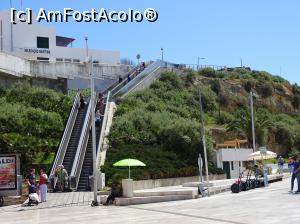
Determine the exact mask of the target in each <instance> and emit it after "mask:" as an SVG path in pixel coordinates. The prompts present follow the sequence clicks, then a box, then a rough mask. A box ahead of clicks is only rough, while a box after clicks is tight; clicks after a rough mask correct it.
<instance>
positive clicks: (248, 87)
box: [242, 79, 256, 93]
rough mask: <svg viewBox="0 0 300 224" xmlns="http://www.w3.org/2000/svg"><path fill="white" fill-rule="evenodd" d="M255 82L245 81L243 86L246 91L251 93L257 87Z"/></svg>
mask: <svg viewBox="0 0 300 224" xmlns="http://www.w3.org/2000/svg"><path fill="white" fill-rule="evenodd" d="M255 84H256V82H255V80H253V79H252V80H246V81H243V83H242V85H243V87H244V89H245V90H246V91H247V92H248V93H250V91H251V90H252V89H253V88H254V87H255Z"/></svg>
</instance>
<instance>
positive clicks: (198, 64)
mask: <svg viewBox="0 0 300 224" xmlns="http://www.w3.org/2000/svg"><path fill="white" fill-rule="evenodd" d="M205 59H206V58H200V57H199V56H198V63H197V71H198V70H199V66H200V60H205Z"/></svg>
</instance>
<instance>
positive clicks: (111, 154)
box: [104, 69, 300, 179]
mask: <svg viewBox="0 0 300 224" xmlns="http://www.w3.org/2000/svg"><path fill="white" fill-rule="evenodd" d="M199 89H201V92H202V95H203V104H204V105H203V107H204V110H205V123H206V127H207V138H208V151H209V157H211V152H212V149H213V144H214V143H220V142H218V139H214V138H213V136H212V135H211V133H210V129H212V128H215V127H219V128H220V127H221V128H222V127H223V128H224V129H227V132H229V133H231V136H234V137H245V138H248V140H249V142H251V139H252V136H251V131H249V130H251V129H250V127H251V126H250V116H249V108H248V104H249V92H250V90H251V89H252V90H254V91H255V92H257V94H258V95H259V98H258V99H256V100H255V107H256V110H255V118H256V128H257V133H256V134H257V136H256V137H257V140H258V144H259V145H265V144H267V145H268V146H271V147H272V149H273V147H275V149H273V150H277V151H279V153H280V154H288V153H291V152H292V149H296V148H298V147H299V146H300V123H299V122H300V117H299V115H298V113H299V107H297V102H298V101H297V99H296V98H298V97H299V94H300V88H299V87H298V86H297V85H293V86H292V85H290V84H289V83H288V82H287V81H286V80H284V79H282V78H281V77H278V76H272V75H270V74H268V73H266V72H257V71H247V70H245V69H239V70H233V71H215V70H211V69H203V70H201V71H199V72H192V71H186V72H185V74H184V75H183V76H182V77H178V76H177V75H176V74H173V73H164V74H162V76H161V78H160V79H159V80H158V81H156V82H154V83H153V84H152V85H151V86H150V88H148V89H146V90H143V91H140V92H136V93H134V94H132V95H130V96H128V97H127V98H125V99H122V100H118V101H117V103H118V109H117V112H116V114H115V118H114V121H113V126H112V128H111V132H110V135H109V141H110V144H111V149H110V150H109V151H108V155H107V161H106V165H105V167H104V171H105V172H106V174H107V178H108V179H110V178H115V177H120V176H121V177H126V175H127V170H126V169H125V168H115V167H113V166H112V164H113V163H114V162H116V161H117V160H120V159H124V158H128V157H131V158H135V159H139V160H141V161H143V162H145V163H146V164H147V167H144V168H134V169H133V177H134V178H135V179H147V178H165V177H174V176H190V175H196V174H197V157H198V153H202V154H203V146H202V142H201V136H200V124H199V120H200V113H199ZM226 134H227V133H226ZM210 160H211V159H210ZM209 165H210V168H211V169H210V170H211V172H219V170H217V169H215V168H214V167H213V166H212V163H211V162H210V164H209Z"/></svg>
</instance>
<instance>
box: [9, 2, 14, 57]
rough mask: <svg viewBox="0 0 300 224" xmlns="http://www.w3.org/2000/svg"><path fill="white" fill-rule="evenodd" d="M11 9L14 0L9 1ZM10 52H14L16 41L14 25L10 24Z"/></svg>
mask: <svg viewBox="0 0 300 224" xmlns="http://www.w3.org/2000/svg"><path fill="white" fill-rule="evenodd" d="M9 3H10V8H12V0H10V1H9ZM10 51H11V52H13V51H14V40H13V24H12V23H10Z"/></svg>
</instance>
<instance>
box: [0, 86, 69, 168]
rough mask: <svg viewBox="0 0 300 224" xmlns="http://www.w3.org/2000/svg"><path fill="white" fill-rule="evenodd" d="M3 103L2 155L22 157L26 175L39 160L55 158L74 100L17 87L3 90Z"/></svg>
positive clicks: (0, 116) (0, 114) (0, 92)
mask: <svg viewBox="0 0 300 224" xmlns="http://www.w3.org/2000/svg"><path fill="white" fill-rule="evenodd" d="M0 104H1V107H0V149H1V153H19V154H21V166H22V167H21V168H22V171H23V172H26V171H27V170H28V168H29V166H30V165H31V164H32V162H36V160H39V161H44V160H49V158H50V159H51V158H52V159H53V153H55V152H56V150H57V148H58V144H59V142H60V137H61V135H62V132H63V130H64V123H65V122H66V120H67V118H68V114H69V111H70V107H71V105H72V97H70V96H66V95H63V94H61V93H58V92H55V91H53V90H50V89H45V88H37V87H31V86H30V85H27V84H17V85H16V86H15V87H13V88H10V89H4V88H1V89H0ZM51 154H52V156H50V155H51ZM41 157H42V158H41ZM38 158H39V159H38ZM43 158H44V159H43ZM48 163H49V161H48ZM50 163H51V162H50Z"/></svg>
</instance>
